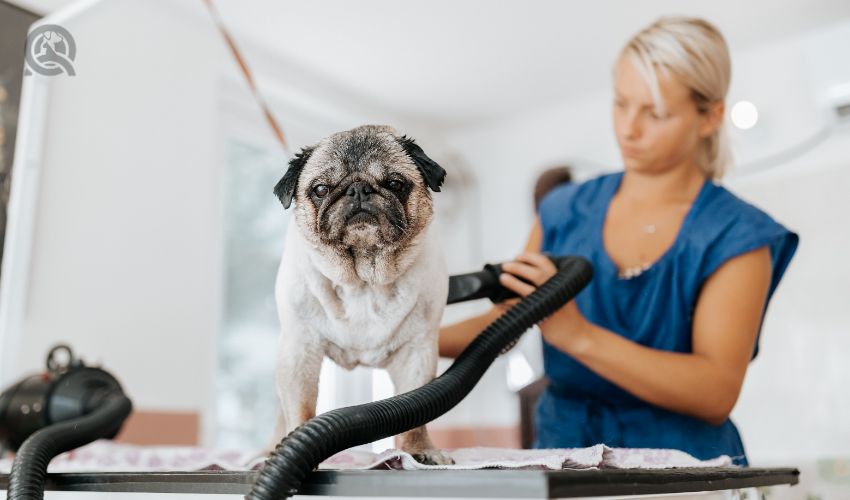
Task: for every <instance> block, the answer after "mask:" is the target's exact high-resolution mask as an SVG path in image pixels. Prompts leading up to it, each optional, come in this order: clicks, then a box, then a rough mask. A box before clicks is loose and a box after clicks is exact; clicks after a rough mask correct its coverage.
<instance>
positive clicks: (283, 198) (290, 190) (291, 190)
mask: <svg viewBox="0 0 850 500" xmlns="http://www.w3.org/2000/svg"><path fill="white" fill-rule="evenodd" d="M314 149H316V147H315V146H312V147H307V148H304V149H302V150H301V151H300V152H298V153H297V154H296V155H295V156H294V157H293V158H292V159H291V160H289V168H288V169H286V173H285V174H283V178H281V179H280V180H279V181H278V182H277V184H276V185H275V187H274V194H275V196H277V197H278V199H279V200H280V202H281V203H283V208H284V209H287V208H289V205H291V204H292V198H294V197H295V189H296V188H297V187H298V178H299V177H301V170H302V169H303V168H304V164H305V163H307V160H309V159H310V155H311V154H313V150H314Z"/></svg>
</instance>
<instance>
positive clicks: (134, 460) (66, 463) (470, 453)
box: [0, 440, 732, 474]
mask: <svg viewBox="0 0 850 500" xmlns="http://www.w3.org/2000/svg"><path fill="white" fill-rule="evenodd" d="M446 452H447V453H448V454H449V455H450V456H451V457H452V459H454V461H455V464H454V465H423V464H420V463H419V462H417V461H416V460H414V459H413V457H412V456H410V455H409V454H408V453H405V452H403V451H401V450H397V449H389V450H386V451H384V452H383V453H371V452H366V451H360V450H354V449H352V450H346V451H342V452H340V453H337V454H336V455H334V456H332V457H330V458H329V459H327V460H325V461H324V462H322V464H321V465H320V466H319V468H320V469H330V470H345V469H399V470H420V469H486V468H496V469H539V470H547V469H548V470H560V469H605V468H616V469H633V468H641V469H667V468H673V467H721V466H730V465H732V460H731V459H730V458H729V457H727V456H725V455H723V456H720V457H717V458H715V459H712V460H704V461H701V460H697V459H696V458H694V457H692V456H690V455H688V454H687V453H685V452H682V451H678V450H658V449H631V448H609V447H607V446H605V445H601V444H598V445H596V446H591V447H589V448H567V449H546V450H516V449H510V448H484V447H478V448H458V449H454V450H446ZM265 459H266V456H265V455H260V454H258V453H257V452H256V451H248V450H214V449H205V448H192V447H183V446H179V447H178V446H136V445H128V444H119V443H114V442H112V441H106V440H102V441H96V442H94V443H91V444H89V445H86V446H83V447H82V448H78V449H76V450H73V451H70V452H68V453H63V454H62V455H59V456H58V457H56V458H55V459H53V461H52V462H50V466H49V467H48V472H166V471H169V472H174V471H212V470H234V471H239V470H252V469H258V468H259V467H261V466H262V463H263V462H264V461H265ZM11 469H12V460H11V459H9V458H6V459H0V474H8V473H9V471H11Z"/></svg>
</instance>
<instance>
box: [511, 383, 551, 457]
mask: <svg viewBox="0 0 850 500" xmlns="http://www.w3.org/2000/svg"><path fill="white" fill-rule="evenodd" d="M547 385H549V379H548V378H546V377H541V378H539V379H537V380H535V381H534V382H532V383H530V384H528V385H527V386H525V387H523V388H522V389H520V390H518V391H517V395H519V442H520V446H521V447H522V449H524V450H529V449H531V447H532V445H533V444H534V438H535V437H536V436H537V432H536V430H535V427H534V412H535V411H536V409H537V401H538V400H539V399H540V395H541V394H543V391H544V390H546V386H547Z"/></svg>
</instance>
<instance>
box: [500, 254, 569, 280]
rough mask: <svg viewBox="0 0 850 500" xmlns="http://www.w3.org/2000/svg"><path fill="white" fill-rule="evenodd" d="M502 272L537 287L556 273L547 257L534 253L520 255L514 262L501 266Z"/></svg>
mask: <svg viewBox="0 0 850 500" xmlns="http://www.w3.org/2000/svg"><path fill="white" fill-rule="evenodd" d="M502 270H503V271H506V272H509V273H511V274H513V275H515V276H519V277H520V278H524V279H525V280H526V281H530V282H532V283H534V284H535V285H537V286H540V285H542V284H543V283H545V282H546V281H547V280H548V279H549V278H551V277H552V276H554V274H555V273H556V272H557V269H556V268H555V265H554V264H553V263H552V261H551V260H549V257H546V256H545V255H543V254H540V253H536V252H525V253H521V254H520V255H518V256H517V257H516V259H515V260H513V261H511V262H505V263H504V264H502Z"/></svg>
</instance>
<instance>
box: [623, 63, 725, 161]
mask: <svg viewBox="0 0 850 500" xmlns="http://www.w3.org/2000/svg"><path fill="white" fill-rule="evenodd" d="M657 74H658V87H659V90H660V92H661V100H662V101H663V102H664V107H665V110H666V113H665V114H664V115H663V116H661V115H659V114H658V112H657V111H656V109H655V102H654V101H653V99H652V93H651V91H650V88H649V85H648V84H647V83H646V82H645V81H644V79H643V77H641V75H640V73H639V72H638V70H637V69H636V68H635V67H634V65H633V64H632V63H631V62H629V61H628V60H627V59H625V58H620V60H619V62H618V63H617V69H616V71H615V78H614V80H615V81H614V132H615V134H616V136H617V143H618V144H619V146H620V153H621V155H622V157H623V163H624V165H625V168H626V169H627V170H628V169H631V170H635V171H641V172H646V173H652V172H655V173H658V172H664V171H667V170H670V169H673V168H677V167H680V166H683V165H688V166H696V153H697V151H698V147H699V144H700V140H701V138H702V137H707V136H708V135H709V134H710V133H711V132H712V131H713V130H714V128H716V127H715V126H714V124H713V123H711V122H712V120H710V119H709V118H708V116H709V114H710V113H709V114H700V113H699V112H698V110H697V107H696V103H694V101H693V99H692V98H691V91H690V89H688V87H686V86H685V85H683V84H682V83H681V82H680V81H679V80H678V79H677V78H676V77H675V76H673V75H672V74H671V75H669V76H668V75H665V74H664V73H662V72H660V71H659V72H657ZM721 118H722V111H721Z"/></svg>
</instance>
